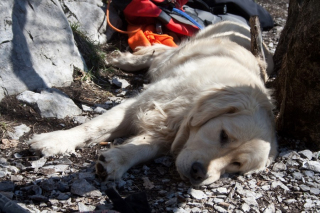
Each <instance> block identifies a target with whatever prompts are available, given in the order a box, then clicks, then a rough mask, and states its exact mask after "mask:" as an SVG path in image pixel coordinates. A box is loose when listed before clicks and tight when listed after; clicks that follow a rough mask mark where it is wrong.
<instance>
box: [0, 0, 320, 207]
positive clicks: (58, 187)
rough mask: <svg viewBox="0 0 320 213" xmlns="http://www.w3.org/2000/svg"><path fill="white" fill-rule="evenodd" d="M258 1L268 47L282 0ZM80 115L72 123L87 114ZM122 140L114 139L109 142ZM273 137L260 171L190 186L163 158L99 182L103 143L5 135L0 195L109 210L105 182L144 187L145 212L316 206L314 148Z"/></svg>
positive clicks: (100, 108) (281, 21) (126, 189)
mask: <svg viewBox="0 0 320 213" xmlns="http://www.w3.org/2000/svg"><path fill="white" fill-rule="evenodd" d="M258 2H259V3H261V4H262V6H264V7H265V8H267V9H268V10H269V11H270V12H271V14H272V15H273V17H274V20H275V23H276V26H275V27H274V28H273V29H272V30H270V31H268V32H264V33H263V37H264V40H265V41H266V43H267V45H268V46H269V48H271V49H272V50H273V51H275V48H276V46H277V42H278V39H279V36H280V33H281V31H282V29H283V27H284V25H285V21H286V20H285V19H286V16H287V7H288V0H281V1H277V2H276V3H274V2H272V1H269V0H259V1H258ZM136 78H137V77H136ZM115 79H116V80H114V81H115V82H116V83H117V82H121V83H122V84H121V85H120V84H119V85H118V87H122V88H124V87H126V89H127V90H122V89H119V90H118V93H119V94H120V95H119V96H124V97H126V96H127V94H130V92H131V93H136V91H131V90H130V83H131V82H130V83H128V82H129V81H128V82H127V81H123V80H122V78H120V77H119V78H115ZM141 79H142V80H143V77H142V78H141ZM123 100H124V99H123V98H120V97H113V98H112V99H109V101H108V102H106V103H105V104H102V105H96V104H86V105H82V109H83V110H84V111H86V112H90V113H94V111H95V113H97V114H99V113H102V112H104V111H105V110H106V109H109V108H111V107H113V106H115V105H117V104H119V103H120V102H121V101H123ZM93 110H94V111H93ZM82 116H83V115H82ZM82 116H80V117H77V118H76V119H74V120H73V121H72V122H76V123H82V122H84V121H85V120H87V119H89V118H86V117H82ZM63 125H64V124H62V123H61V126H63ZM124 140H125V139H124V138H117V139H115V140H114V141H113V142H111V143H110V144H120V143H122V142H123V141H124ZM279 141H288V143H286V144H285V145H282V144H280V150H279V156H278V157H277V158H276V160H275V162H274V163H272V164H271V165H270V166H269V168H267V169H265V170H264V171H262V172H260V173H258V174H251V175H237V174H229V175H224V176H223V177H222V178H221V179H220V180H218V181H216V182H215V183H213V184H211V185H208V186H201V187H193V186H191V185H190V184H189V183H188V182H184V181H183V180H181V178H180V177H179V175H178V173H177V172H176V170H175V166H174V160H173V158H172V157H170V156H164V157H161V158H158V159H156V160H154V161H152V162H149V163H147V164H143V165H139V166H136V167H133V168H132V169H130V170H129V171H128V172H127V173H126V174H125V175H124V177H123V178H122V180H119V181H107V182H101V181H100V180H99V179H97V177H96V176H95V174H94V169H95V168H94V164H95V160H96V157H97V156H98V153H99V152H101V151H103V150H106V149H108V146H101V145H96V146H93V147H90V148H82V149H80V150H77V151H76V152H75V153H73V154H71V155H66V156H53V157H50V158H39V157H37V156H34V155H33V153H30V152H29V151H28V147H27V145H26V144H25V143H24V142H19V143H18V144H17V142H16V141H14V140H12V141H10V140H9V141H5V143H6V144H7V145H5V146H3V149H2V151H1V152H0V195H1V196H5V197H6V198H7V199H9V200H10V201H13V202H14V203H17V204H18V205H19V206H20V207H22V208H23V209H25V210H28V211H29V212H43V213H47V212H79V211H80V212H85V211H89V212H90V211H98V210H108V209H112V208H113V206H114V203H112V201H111V200H110V199H109V197H108V196H107V195H106V190H107V189H110V188H115V189H116V190H117V191H118V193H119V194H120V196H121V197H123V198H125V197H128V196H131V195H134V194H135V193H137V192H143V193H145V194H146V196H147V198H148V204H149V206H150V208H151V209H152V212H175V213H191V212H219V213H220V212H221V213H223V212H236V213H240V212H241V213H243V212H264V213H280V212H317V211H318V209H320V198H319V197H320V196H319V194H320V159H319V157H320V152H318V151H314V150H313V151H312V150H307V149H304V146H303V144H301V143H300V142H299V141H294V140H290V139H287V138H281V137H279ZM288 144H290V145H288ZM0 209H1V208H0Z"/></svg>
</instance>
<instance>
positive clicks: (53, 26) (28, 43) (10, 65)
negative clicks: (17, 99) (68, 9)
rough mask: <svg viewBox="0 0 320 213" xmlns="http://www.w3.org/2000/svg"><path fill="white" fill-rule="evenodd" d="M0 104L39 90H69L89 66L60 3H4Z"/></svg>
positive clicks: (7, 0)
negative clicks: (6, 98) (77, 71)
mask: <svg viewBox="0 0 320 213" xmlns="http://www.w3.org/2000/svg"><path fill="white" fill-rule="evenodd" d="M0 20H3V21H1V22H0V44H1V46H0V64H1V65H0V70H1V72H0V100H1V99H2V98H3V97H4V95H14V94H18V93H21V92H23V91H25V90H36V89H37V88H46V87H52V86H57V87H62V86H69V85H70V84H71V82H72V80H73V78H72V74H73V67H74V66H76V67H78V68H79V69H81V70H85V69H86V66H85V63H84V61H83V60H82V57H81V55H80V53H79V51H78V49H77V47H76V46H75V43H74V41H73V34H72V31H71V28H70V26H69V23H68V21H67V18H66V17H65V15H64V13H63V10H62V8H61V6H60V3H59V1H58V0H42V1H37V0H29V1H27V0H21V1H12V0H4V1H1V13H0Z"/></svg>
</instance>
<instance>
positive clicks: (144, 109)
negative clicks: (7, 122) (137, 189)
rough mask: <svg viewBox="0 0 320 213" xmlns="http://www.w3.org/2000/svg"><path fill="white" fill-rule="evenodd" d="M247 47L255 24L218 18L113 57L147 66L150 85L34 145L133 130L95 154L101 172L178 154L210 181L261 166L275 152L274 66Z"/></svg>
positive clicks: (64, 144)
mask: <svg viewBox="0 0 320 213" xmlns="http://www.w3.org/2000/svg"><path fill="white" fill-rule="evenodd" d="M264 54H265V56H266V62H264V61H262V60H261V59H259V58H256V57H255V56H253V55H252V53H251V52H250V29H248V28H247V27H245V26H241V25H239V24H236V23H232V22H220V23H219V24H216V25H212V26H209V27H207V28H206V29H204V30H202V31H200V32H199V33H198V34H197V35H195V36H194V37H192V38H190V39H189V40H188V41H185V42H182V43H181V44H180V45H179V47H174V48H173V47H167V46H163V45H154V46H150V47H143V48H140V49H139V50H138V51H136V52H135V53H133V54H132V53H129V52H127V53H118V54H117V55H116V56H114V57H111V58H109V59H108V62H109V63H110V64H112V65H114V66H118V67H119V68H122V69H124V70H126V71H131V72H132V71H135V70H140V69H142V68H148V67H149V70H148V74H149V77H150V78H151V84H150V85H149V86H148V87H147V89H146V90H145V91H143V92H142V93H141V94H140V95H138V96H137V97H134V98H130V99H128V100H126V101H124V102H123V103H121V104H120V105H118V106H116V107H114V108H112V109H110V110H108V111H107V112H106V113H104V114H102V115H100V116H98V117H96V118H94V119H93V120H91V121H89V122H87V123H84V124H82V125H80V126H77V127H75V128H72V129H70V130H61V131H56V132H51V133H43V134H40V135H35V136H34V137H33V138H32V139H31V140H30V141H29V144H30V146H31V148H32V149H33V150H39V151H40V152H41V153H42V154H43V155H45V156H49V155H54V154H59V153H62V154H63V153H66V152H73V151H74V150H75V149H76V148H80V147H83V146H87V145H90V144H95V143H99V142H101V141H110V140H112V139H114V138H117V137H125V136H130V138H129V139H128V140H127V141H126V142H125V143H124V144H122V145H119V146H116V147H114V148H111V149H109V150H107V151H105V152H103V153H101V155H100V156H99V157H98V161H97V164H96V173H97V174H98V175H99V176H100V177H101V178H103V179H107V180H112V179H120V178H121V176H122V175H123V174H124V173H125V172H126V171H127V170H128V169H130V168H131V167H132V166H134V165H137V164H139V163H142V162H146V161H149V160H151V159H154V158H157V157H159V156H161V155H166V154H169V153H171V154H173V156H174V157H175V164H176V168H177V171H178V173H179V174H180V176H181V177H182V178H183V179H186V180H189V181H190V182H191V184H193V185H207V184H210V183H212V182H214V181H216V180H218V179H219V178H220V176H221V175H222V174H224V173H234V172H236V173H238V172H239V173H251V172H255V171H259V170H263V169H264V168H265V167H266V166H268V165H269V164H270V163H271V162H272V160H273V159H274V158H275V156H276V154H277V141H276V135H275V130H274V122H273V120H274V118H273V113H272V109H273V101H272V98H271V96H270V91H269V90H268V89H266V87H265V85H264V80H265V79H266V78H267V76H266V74H265V72H263V70H264V71H265V70H267V73H270V72H271V71H272V68H273V61H272V54H271V53H270V52H269V51H268V50H267V49H266V48H265V47H264Z"/></svg>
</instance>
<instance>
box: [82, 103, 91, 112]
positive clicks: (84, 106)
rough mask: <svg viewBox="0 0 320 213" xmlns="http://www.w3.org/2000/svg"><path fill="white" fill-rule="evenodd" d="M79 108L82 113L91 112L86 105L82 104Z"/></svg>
mask: <svg viewBox="0 0 320 213" xmlns="http://www.w3.org/2000/svg"><path fill="white" fill-rule="evenodd" d="M81 107H82V110H83V111H84V112H92V111H93V109H92V108H91V107H89V106H87V105H84V104H82V105H81Z"/></svg>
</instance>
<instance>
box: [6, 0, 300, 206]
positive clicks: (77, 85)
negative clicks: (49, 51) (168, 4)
mask: <svg viewBox="0 0 320 213" xmlns="http://www.w3.org/2000/svg"><path fill="white" fill-rule="evenodd" d="M256 2H258V3H260V4H261V5H262V6H264V7H265V8H266V9H267V10H268V11H269V12H270V13H271V15H272V16H273V18H274V21H275V26H276V27H283V26H284V22H285V20H286V16H287V7H288V2H289V0H277V1H273V0H258V1H256ZM118 36H119V35H118ZM278 36H279V35H277V32H276V30H275V29H272V30H270V31H269V32H266V33H264V39H265V41H266V43H267V44H268V45H269V43H273V44H274V47H275V46H276V44H277V41H278V39H279V37H278ZM120 37H121V38H120ZM117 39H118V40H121V41H123V37H122V36H119V37H117V36H116V38H114V41H113V42H114V43H117V44H116V45H118V47H119V49H120V50H125V49H127V44H126V42H121V43H120V44H119V42H116V41H117ZM106 51H107V52H110V51H112V48H110V49H108V48H106ZM113 75H117V76H119V77H121V78H125V79H127V80H128V81H129V82H130V84H131V89H133V90H134V89H137V88H139V87H141V86H142V84H144V83H145V80H144V78H145V76H144V73H143V72H141V73H139V76H140V78H135V77H134V76H133V75H132V74H128V73H123V72H122V71H121V70H118V69H116V68H113V72H111V73H109V74H105V75H104V76H103V77H101V79H96V80H95V81H94V82H88V81H82V80H81V77H82V76H81V73H78V72H77V71H75V80H74V82H73V83H72V85H71V86H70V87H67V88H59V89H60V90H62V91H63V92H65V93H66V94H67V95H68V96H70V97H71V99H73V101H74V102H75V103H76V104H77V105H79V106H80V104H86V105H88V106H93V105H95V104H102V103H104V102H106V101H107V100H108V97H111V96H116V94H117V93H118V92H119V91H117V89H118V88H115V87H112V86H111V85H110V84H109V83H108V81H107V79H109V78H111V77H112V76H113ZM0 114H1V117H0V138H1V139H4V138H7V132H8V131H10V130H12V128H13V127H15V126H18V125H20V124H22V123H23V124H26V125H27V126H29V127H31V131H30V132H29V133H27V134H25V135H24V136H23V137H21V138H20V140H19V141H20V143H19V144H18V146H17V147H14V148H10V149H5V150H1V154H0V157H3V158H5V159H7V161H8V163H9V164H12V165H17V164H19V163H21V164H22V165H24V166H26V167H27V168H29V166H30V161H34V160H37V159H39V157H38V156H36V155H34V154H33V153H31V152H30V151H28V146H27V145H26V143H25V142H24V141H26V140H28V139H29V138H30V136H31V135H33V134H36V133H43V132H51V131H54V130H61V129H69V128H72V127H74V126H76V125H77V124H75V123H74V121H73V120H72V119H69V118H67V119H63V120H59V119H48V118H42V117H41V116H40V115H39V114H38V113H37V112H36V111H35V110H34V109H33V108H32V107H31V106H28V105H25V104H22V103H20V102H19V101H18V100H17V99H16V97H15V96H11V97H10V96H9V97H6V98H5V99H3V100H2V101H1V103H0ZM87 115H88V116H89V117H93V116H94V115H93V114H87ZM280 147H288V148H290V149H296V150H303V149H304V148H305V147H304V146H303V144H301V143H292V142H291V141H290V140H288V139H286V140H282V141H280ZM103 149H106V147H103V146H100V145H96V146H94V147H91V148H83V149H81V150H78V152H77V153H78V154H79V156H80V157H77V156H75V155H71V156H69V157H68V158H69V160H71V161H72V162H73V164H74V165H73V166H72V167H73V168H74V169H75V171H76V172H77V173H80V172H82V171H92V169H93V164H94V161H95V160H96V158H97V153H98V152H100V151H101V150H103ZM15 153H19V154H20V155H21V156H20V157H19V158H17V157H15V155H14V154H15ZM54 160H56V158H49V159H48V161H54ZM146 165H147V167H148V169H146V168H143V167H142V166H137V167H135V168H133V169H131V173H130V174H131V175H133V176H134V180H135V181H134V183H133V184H132V186H131V187H130V190H128V189H127V188H126V189H124V188H121V187H120V188H118V191H119V193H120V194H121V196H123V197H126V196H127V195H129V194H132V193H135V192H139V191H144V192H146V194H147V197H148V201H149V202H150V203H152V202H154V201H155V200H159V193H158V191H159V189H158V188H157V187H155V188H152V189H146V188H145V187H144V186H143V180H142V179H141V177H143V176H148V177H149V179H150V180H153V182H154V185H155V186H161V189H163V190H166V191H178V190H179V187H180V188H181V187H185V185H188V183H183V184H182V185H181V180H180V179H179V175H178V174H177V172H176V170H175V168H174V165H173V164H171V165H168V166H159V164H156V163H154V162H150V163H149V164H146ZM159 168H160V169H159ZM160 170H161V172H159V171H160ZM21 174H22V175H23V176H28V175H31V176H32V179H33V180H36V179H42V178H43V179H45V177H44V176H43V174H41V173H39V172H37V171H34V170H33V169H26V170H23V171H22V173H21ZM69 175H70V176H72V175H73V174H69ZM29 180H30V178H25V179H23V180H22V181H17V182H15V191H19V190H20V189H23V188H24V187H26V186H29V185H32V184H33V183H32V182H29ZM163 180H168V181H163ZM3 181H11V179H10V177H9V176H6V177H4V178H0V182H3ZM168 182H169V183H170V185H169V184H168ZM175 182H177V184H175V185H174V183H175ZM172 183H173V184H172ZM178 183H179V184H178ZM94 184H95V186H96V187H100V184H99V183H97V182H95V183H94ZM21 191H23V190H21ZM43 194H44V195H45V196H47V195H48V194H50V192H48V191H44V192H43ZM103 196H104V195H103ZM78 198H79V196H77V195H71V199H72V201H76V200H77V199H78ZM178 199H181V201H183V199H185V198H184V197H182V196H180V197H179V196H178ZM12 200H15V201H18V202H22V203H25V204H26V205H29V204H34V205H35V206H36V207H37V208H38V209H39V210H43V209H50V208H51V206H53V205H54V204H52V203H50V201H49V200H47V201H45V202H39V201H36V200H32V199H30V198H29V195H28V194H26V193H22V194H13V195H12ZM104 200H105V201H103V202H104V204H110V200H108V198H106V197H105V196H104ZM86 202H87V204H88V203H89V202H90V205H93V206H98V205H101V202H102V200H101V199H97V198H92V199H91V200H90V199H89V200H87V201H86ZM41 203H44V204H41ZM153 207H154V206H153ZM154 208H156V209H154V212H165V211H166V204H165V202H162V203H161V202H159V204H158V205H157V206H156V207H154ZM208 210H209V212H211V211H215V210H213V208H209V207H208ZM64 211H65V212H75V211H78V209H77V207H76V206H75V205H70V206H67V207H65V208H64ZM295 211H297V212H298V211H299V212H300V209H299V207H297V208H295Z"/></svg>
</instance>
